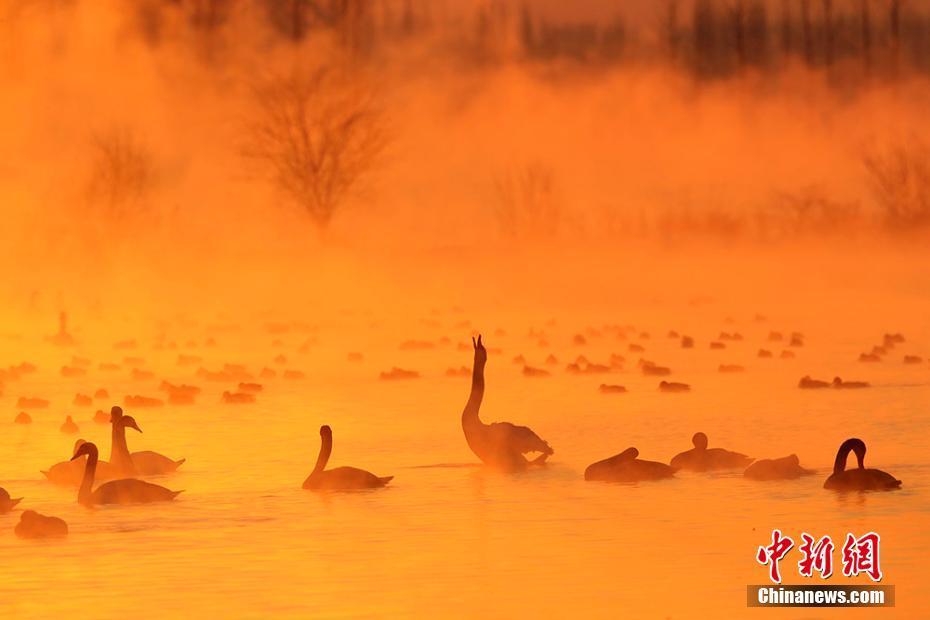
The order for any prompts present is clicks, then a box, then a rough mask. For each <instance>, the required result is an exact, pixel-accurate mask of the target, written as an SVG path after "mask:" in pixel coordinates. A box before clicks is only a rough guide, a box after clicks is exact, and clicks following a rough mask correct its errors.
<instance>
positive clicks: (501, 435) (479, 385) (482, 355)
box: [462, 335, 554, 471]
mask: <svg viewBox="0 0 930 620" xmlns="http://www.w3.org/2000/svg"><path fill="white" fill-rule="evenodd" d="M472 346H473V347H474V350H475V357H474V366H473V368H472V380H471V392H470V394H469V396H468V402H467V403H466V404H465V409H464V410H463V411H462V430H463V431H464V432H465V441H467V442H468V447H469V448H471V451H472V452H474V453H475V455H476V456H477V457H478V458H479V459H481V460H482V461H483V462H484V463H487V464H488V465H493V466H495V467H500V468H502V469H506V470H511V471H513V470H520V469H525V468H526V467H527V466H528V465H531V464H532V465H541V464H543V463H545V461H546V459H547V458H548V457H549V456H550V455H552V454H553V453H554V450H553V449H552V448H551V447H550V446H549V444H548V443H546V441H544V440H543V439H541V438H540V437H539V435H537V434H536V433H534V432H533V431H532V430H530V429H529V428H527V427H526V426H516V425H515V424H511V423H510V422H495V423H493V424H485V423H483V422H482V421H481V419H480V418H479V417H478V411H479V409H480V408H481V401H482V399H483V398H484V367H485V365H486V364H487V360H488V352H487V349H485V347H484V344H483V343H482V342H481V336H480V335H479V336H478V339H477V340H475V339H474V338H472ZM532 452H538V453H539V456H537V457H536V458H535V459H533V460H532V461H528V460H527V459H526V457H525V456H524V454H528V453H532Z"/></svg>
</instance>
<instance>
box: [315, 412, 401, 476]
mask: <svg viewBox="0 0 930 620" xmlns="http://www.w3.org/2000/svg"><path fill="white" fill-rule="evenodd" d="M320 442H321V445H320V454H319V456H318V457H317V459H316V466H314V468H313V471H311V472H310V475H309V476H307V479H306V480H304V483H303V488H305V489H312V490H314V491H322V490H328V491H346V490H352V489H376V488H378V487H383V486H384V485H386V484H387V483H388V482H390V481H391V480H393V479H394V476H376V475H374V474H373V473H371V472H368V471H365V470H364V469H358V468H355V467H336V468H334V469H326V463H327V462H329V457H330V455H332V452H333V430H332V429H331V428H330V427H329V426H326V425H323V426H321V427H320Z"/></svg>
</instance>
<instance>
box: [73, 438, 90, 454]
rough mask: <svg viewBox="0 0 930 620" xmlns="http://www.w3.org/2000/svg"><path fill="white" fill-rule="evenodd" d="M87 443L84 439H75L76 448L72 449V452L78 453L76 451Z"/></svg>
mask: <svg viewBox="0 0 930 620" xmlns="http://www.w3.org/2000/svg"><path fill="white" fill-rule="evenodd" d="M85 443H87V442H86V441H84V440H83V439H78V440H77V441H75V442H74V450H72V453H76V452H77V451H78V448H80V447H81V446H83V445H84V444H85Z"/></svg>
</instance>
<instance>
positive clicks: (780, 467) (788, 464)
mask: <svg viewBox="0 0 930 620" xmlns="http://www.w3.org/2000/svg"><path fill="white" fill-rule="evenodd" d="M813 473H814V470H812V469H805V468H804V467H801V461H800V460H799V459H798V455H797V454H789V455H788V456H783V457H782V458H780V459H759V460H758V461H756V462H755V463H753V464H752V465H750V466H749V467H747V468H746V471H744V472H743V476H745V477H746V478H750V479H752V480H794V479H796V478H800V477H801V476H810V475H811V474H813Z"/></svg>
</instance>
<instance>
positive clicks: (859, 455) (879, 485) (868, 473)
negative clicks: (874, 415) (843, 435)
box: [823, 438, 901, 491]
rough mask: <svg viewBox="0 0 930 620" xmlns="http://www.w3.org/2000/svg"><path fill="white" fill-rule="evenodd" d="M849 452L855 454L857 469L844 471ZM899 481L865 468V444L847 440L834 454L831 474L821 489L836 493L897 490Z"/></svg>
mask: <svg viewBox="0 0 930 620" xmlns="http://www.w3.org/2000/svg"><path fill="white" fill-rule="evenodd" d="M850 452H855V453H856V460H857V461H858V462H859V467H857V468H856V469H846V458H847V457H848V456H849V453H850ZM900 486H901V481H900V480H898V479H897V478H895V477H894V476H892V475H891V474H889V473H887V472H883V471H882V470H880V469H866V468H865V442H863V441H862V440H861V439H856V438H852V439H847V440H846V441H844V442H843V443H842V444H841V445H840V449H839V450H837V452H836V461H835V462H834V463H833V473H832V474H830V477H829V478H827V480H826V482H824V483H823V488H825V489H833V490H836V491H878V490H883V489H889V490H890V489H897V488H899V487H900Z"/></svg>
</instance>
